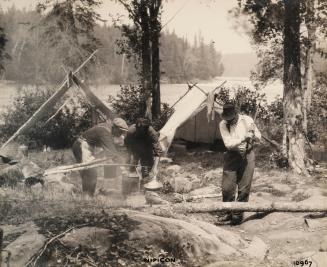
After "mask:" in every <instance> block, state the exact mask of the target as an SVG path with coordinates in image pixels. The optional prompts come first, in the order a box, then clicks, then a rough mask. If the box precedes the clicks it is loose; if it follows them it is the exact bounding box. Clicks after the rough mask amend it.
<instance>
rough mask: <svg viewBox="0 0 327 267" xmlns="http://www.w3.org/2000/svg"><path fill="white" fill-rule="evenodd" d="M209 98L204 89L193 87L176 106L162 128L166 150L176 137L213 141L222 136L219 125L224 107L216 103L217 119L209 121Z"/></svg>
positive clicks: (163, 143)
mask: <svg viewBox="0 0 327 267" xmlns="http://www.w3.org/2000/svg"><path fill="white" fill-rule="evenodd" d="M212 91H214V90H212ZM207 93H211V92H210V91H209V92H207ZM207 98H208V95H206V94H205V93H204V92H203V91H201V90H199V89H198V88H193V89H191V91H189V93H188V94H187V95H186V96H185V97H184V98H183V99H181V101H180V102H179V103H178V104H177V105H176V106H175V108H174V109H175V111H174V113H173V114H172V116H171V117H170V118H169V120H168V121H167V123H166V124H165V126H164V127H163V128H162V129H161V130H160V137H159V141H160V144H161V146H162V147H163V149H164V151H165V152H167V150H168V149H169V147H170V145H171V143H172V142H173V140H174V138H182V139H184V140H187V141H191V142H201V143H212V142H213V141H214V140H215V139H217V138H218V139H220V138H221V136H220V133H219V127H218V126H219V122H220V121H221V118H220V114H221V112H222V108H221V107H218V106H217V105H215V113H216V114H215V119H214V120H211V119H210V120H209V121H208V119H207Z"/></svg>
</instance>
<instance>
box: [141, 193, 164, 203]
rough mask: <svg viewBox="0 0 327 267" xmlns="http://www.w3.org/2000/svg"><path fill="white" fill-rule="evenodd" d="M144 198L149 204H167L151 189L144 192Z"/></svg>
mask: <svg viewBox="0 0 327 267" xmlns="http://www.w3.org/2000/svg"><path fill="white" fill-rule="evenodd" d="M145 200H146V203H147V204H149V205H160V204H168V203H169V202H168V201H167V200H165V199H163V198H162V197H160V196H159V194H157V193H155V192H151V191H146V192H145Z"/></svg>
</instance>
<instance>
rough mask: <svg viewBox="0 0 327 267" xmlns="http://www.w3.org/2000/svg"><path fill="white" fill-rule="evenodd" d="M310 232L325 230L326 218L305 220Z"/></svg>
mask: <svg viewBox="0 0 327 267" xmlns="http://www.w3.org/2000/svg"><path fill="white" fill-rule="evenodd" d="M305 223H306V224H307V226H308V228H309V230H310V231H318V230H322V229H327V218H320V219H305Z"/></svg>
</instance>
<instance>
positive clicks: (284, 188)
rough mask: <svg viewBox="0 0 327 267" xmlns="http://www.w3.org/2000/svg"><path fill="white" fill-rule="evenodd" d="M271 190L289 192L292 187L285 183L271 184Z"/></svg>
mask: <svg viewBox="0 0 327 267" xmlns="http://www.w3.org/2000/svg"><path fill="white" fill-rule="evenodd" d="M272 188H273V190H276V191H279V192H281V193H284V194H286V193H289V192H291V191H292V188H291V187H290V186H288V185H286V184H272Z"/></svg>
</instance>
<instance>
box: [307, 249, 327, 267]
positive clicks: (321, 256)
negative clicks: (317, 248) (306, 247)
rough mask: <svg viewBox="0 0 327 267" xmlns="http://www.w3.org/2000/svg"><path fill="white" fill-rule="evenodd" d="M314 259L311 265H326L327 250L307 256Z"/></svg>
mask: <svg viewBox="0 0 327 267" xmlns="http://www.w3.org/2000/svg"><path fill="white" fill-rule="evenodd" d="M305 259H308V260H311V261H312V265H311V267H324V266H326V265H327V252H317V253H316V254H314V255H313V256H311V257H309V258H305Z"/></svg>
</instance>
